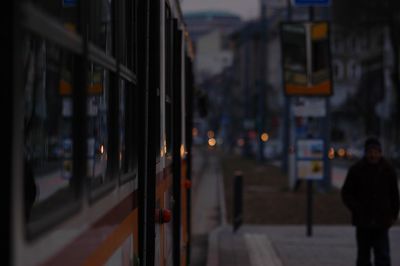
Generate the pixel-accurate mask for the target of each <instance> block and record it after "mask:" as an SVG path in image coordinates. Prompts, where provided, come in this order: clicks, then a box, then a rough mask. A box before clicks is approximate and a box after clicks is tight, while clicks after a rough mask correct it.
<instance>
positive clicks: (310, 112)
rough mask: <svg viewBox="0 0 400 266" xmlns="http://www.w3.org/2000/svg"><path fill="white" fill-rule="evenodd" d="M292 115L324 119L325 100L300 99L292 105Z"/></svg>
mask: <svg viewBox="0 0 400 266" xmlns="http://www.w3.org/2000/svg"><path fill="white" fill-rule="evenodd" d="M293 114H294V115H295V116H303V117H324V116H326V105H325V99H319V98H309V99H306V98H300V99H299V100H298V101H297V102H296V103H294V106H293Z"/></svg>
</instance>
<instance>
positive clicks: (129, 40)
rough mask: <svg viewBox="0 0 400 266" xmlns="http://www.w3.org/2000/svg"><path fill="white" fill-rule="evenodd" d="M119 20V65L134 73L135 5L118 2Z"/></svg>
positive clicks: (130, 2)
mask: <svg viewBox="0 0 400 266" xmlns="http://www.w3.org/2000/svg"><path fill="white" fill-rule="evenodd" d="M119 3H120V5H119V14H118V16H119V19H120V26H119V28H120V31H121V44H120V47H121V48H120V49H121V63H122V64H124V65H126V66H127V67H128V68H129V69H130V70H132V71H136V69H135V68H134V67H135V60H136V58H135V56H136V53H135V51H136V28H135V26H136V3H135V1H132V0H125V1H120V2H119Z"/></svg>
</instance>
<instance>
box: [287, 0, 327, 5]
mask: <svg viewBox="0 0 400 266" xmlns="http://www.w3.org/2000/svg"><path fill="white" fill-rule="evenodd" d="M292 1H293V4H294V5H296V6H329V5H330V4H331V0H292Z"/></svg>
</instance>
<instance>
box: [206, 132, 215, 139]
mask: <svg viewBox="0 0 400 266" xmlns="http://www.w3.org/2000/svg"><path fill="white" fill-rule="evenodd" d="M207 136H208V138H210V139H212V138H214V136H215V134H214V131H212V130H209V131H208V132H207Z"/></svg>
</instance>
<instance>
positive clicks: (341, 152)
mask: <svg viewBox="0 0 400 266" xmlns="http://www.w3.org/2000/svg"><path fill="white" fill-rule="evenodd" d="M338 155H339V156H340V157H344V156H345V155H346V151H345V149H343V148H340V149H339V150H338Z"/></svg>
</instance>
